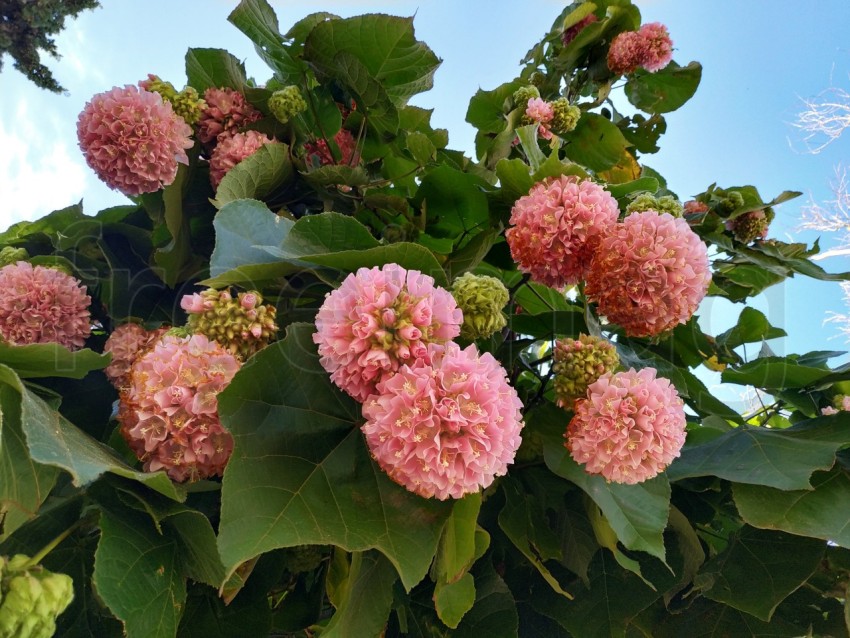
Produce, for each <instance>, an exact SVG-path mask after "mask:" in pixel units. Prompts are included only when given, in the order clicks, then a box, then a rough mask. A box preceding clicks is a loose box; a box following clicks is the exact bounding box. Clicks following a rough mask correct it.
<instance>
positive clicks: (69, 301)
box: [0, 261, 91, 350]
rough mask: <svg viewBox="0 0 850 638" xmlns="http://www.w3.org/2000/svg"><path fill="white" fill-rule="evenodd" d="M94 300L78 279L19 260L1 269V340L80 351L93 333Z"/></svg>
mask: <svg viewBox="0 0 850 638" xmlns="http://www.w3.org/2000/svg"><path fill="white" fill-rule="evenodd" d="M90 304H91V297H89V296H88V295H87V294H86V288H85V286H83V285H82V284H81V283H80V282H79V281H78V280H77V279H75V278H74V277H72V276H71V275H67V274H65V273H64V272H61V271H59V270H56V269H54V268H45V267H44V266H33V265H32V264H30V263H29V262H26V261H19V262H17V263H14V264H9V265H7V266H3V267H2V268H0V338H2V340H3V341H8V342H9V343H11V344H14V345H28V344H33V343H58V344H60V345H63V346H65V347H66V348H70V349H71V350H77V349H79V348H82V347H83V346H84V345H85V341H86V339H87V338H88V336H89V334H90V333H91V314H90V312H89V305H90Z"/></svg>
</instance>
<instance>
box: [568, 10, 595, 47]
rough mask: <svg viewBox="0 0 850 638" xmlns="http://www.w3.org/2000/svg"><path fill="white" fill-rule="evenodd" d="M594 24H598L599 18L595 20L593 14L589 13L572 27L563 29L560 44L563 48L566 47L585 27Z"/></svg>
mask: <svg viewBox="0 0 850 638" xmlns="http://www.w3.org/2000/svg"><path fill="white" fill-rule="evenodd" d="M594 22H599V18H597V17H596V15H595V14H593V13H591V14H590V15H587V16H585V17H584V18H582V19H581V20H579V21H578V22H576V23H575V24H574V25H573V26H571V27H569V28H567V29H564V32H563V33H562V34H561V43H562V44H563V45H564V46H567V45H568V44H569V43H570V42H572V41H573V40H575V39H576V36H577V35H578V34H579V33H581V32H582V31H583V30H584V28H585V27H586V26H588V25H589V24H593V23H594Z"/></svg>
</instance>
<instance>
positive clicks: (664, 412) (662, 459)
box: [565, 368, 685, 484]
mask: <svg viewBox="0 0 850 638" xmlns="http://www.w3.org/2000/svg"><path fill="white" fill-rule="evenodd" d="M655 375H656V370H655V369H654V368H644V369H643V370H639V371H638V370H635V369H630V370H626V371H625V372H617V373H614V374H612V373H610V372H608V373H606V374H604V375H603V376H601V377H600V378H599V380H598V381H596V382H595V383H593V384H591V385H590V387H589V388H588V390H587V398H586V399H581V400H579V401H578V402H577V403H576V410H575V416H573V418H572V420H571V421H570V425H569V427H568V428H567V433H566V435H565V436H566V439H567V440H566V447H567V449H568V450H569V451H570V454H571V455H572V457H573V459H574V460H575V461H576V463H582V464H584V466H585V468H584V469H585V471H586V472H588V473H589V474H601V475H602V476H604V477H605V479H606V480H608V481H613V482H614V483H628V484H634V483H641V482H643V481H646V480H647V479H651V478H652V477H654V476H656V475H658V474H659V473H661V472H663V471H664V469H665V468H666V467H667V466H668V465H669V464H670V463H671V462H672V461H673V459H675V458H676V457H677V456H679V453H680V451H681V449H682V445H684V443H685V411H684V409H683V402H682V399H680V398H679V395H678V393H677V392H676V389H675V388H674V387H673V386H672V385H671V383H670V382H669V381H668V380H667V379H664V378H656V376H655Z"/></svg>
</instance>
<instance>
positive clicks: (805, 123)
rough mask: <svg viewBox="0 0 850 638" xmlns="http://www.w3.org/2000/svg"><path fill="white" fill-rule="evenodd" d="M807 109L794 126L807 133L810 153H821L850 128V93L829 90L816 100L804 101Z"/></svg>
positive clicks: (808, 99) (841, 90)
mask: <svg viewBox="0 0 850 638" xmlns="http://www.w3.org/2000/svg"><path fill="white" fill-rule="evenodd" d="M803 104H804V105H805V109H804V110H803V111H802V112H801V113H800V114H799V115H798V116H797V121H796V122H795V123H794V126H796V127H797V128H799V129H801V130H802V131H804V132H805V133H806V136H805V137H804V138H803V139H804V140H805V142H806V144H807V146H808V147H809V152H810V153H820V152H821V151H822V150H823V149H825V148H826V147H827V146H829V145H830V144H832V142H834V141H835V140H837V139H838V138H839V137H841V134H842V133H843V132H844V131H845V130H846V129H848V128H850V93H848V92H847V91H845V90H844V89H839V88H835V87H833V88H829V89H826V90H825V91H823V92H822V93H820V94H819V95H818V96H817V97H815V98H807V99H803Z"/></svg>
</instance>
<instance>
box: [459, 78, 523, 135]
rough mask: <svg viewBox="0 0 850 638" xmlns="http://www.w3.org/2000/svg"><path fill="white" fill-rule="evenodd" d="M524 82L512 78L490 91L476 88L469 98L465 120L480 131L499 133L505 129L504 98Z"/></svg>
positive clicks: (509, 95)
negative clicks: (510, 80)
mask: <svg viewBox="0 0 850 638" xmlns="http://www.w3.org/2000/svg"><path fill="white" fill-rule="evenodd" d="M524 84H525V82H523V81H522V80H514V81H512V82H507V83H505V84H502V85H500V86H498V87H496V88H495V89H493V90H492V91H484V90H482V89H478V91H477V92H476V93H475V95H473V96H472V99H471V100H469V109H468V110H467V111H466V121H467V122H469V123H470V124H472V126H474V127H475V128H477V129H478V130H479V131H481V132H482V133H501V132H502V131H504V130H505V121H506V120H505V100H507V99H508V98H510V97H511V96H512V95H513V94H514V91H516V90H517V89H518V88H519V87H521V86H523V85H524ZM511 133H512V134H513V132H511Z"/></svg>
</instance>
